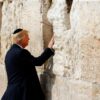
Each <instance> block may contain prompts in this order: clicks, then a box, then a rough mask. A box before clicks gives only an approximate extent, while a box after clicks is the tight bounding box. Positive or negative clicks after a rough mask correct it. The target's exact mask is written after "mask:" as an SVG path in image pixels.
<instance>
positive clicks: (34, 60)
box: [21, 48, 54, 66]
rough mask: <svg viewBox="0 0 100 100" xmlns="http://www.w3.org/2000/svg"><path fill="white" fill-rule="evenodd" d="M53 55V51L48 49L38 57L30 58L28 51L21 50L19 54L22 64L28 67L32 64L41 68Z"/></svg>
mask: <svg viewBox="0 0 100 100" xmlns="http://www.w3.org/2000/svg"><path fill="white" fill-rule="evenodd" d="M53 55H54V50H53V49H50V48H46V49H45V50H44V52H43V53H42V54H41V55H40V56H38V57H34V56H32V55H31V54H30V53H29V51H27V50H25V49H23V51H22V53H21V58H22V62H24V63H26V64H28V65H30V64H33V65H34V66H41V65H42V64H43V63H44V62H45V61H46V60H48V59H49V58H50V57H51V56H53Z"/></svg>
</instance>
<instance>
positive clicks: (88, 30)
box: [47, 0, 100, 100]
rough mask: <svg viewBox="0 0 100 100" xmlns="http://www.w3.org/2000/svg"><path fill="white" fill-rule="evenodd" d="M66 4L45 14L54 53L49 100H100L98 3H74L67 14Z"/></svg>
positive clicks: (54, 5)
mask: <svg viewBox="0 0 100 100" xmlns="http://www.w3.org/2000/svg"><path fill="white" fill-rule="evenodd" d="M65 1H66V0H62V1H61V0H53V2H52V5H51V8H50V10H49V11H48V19H49V21H50V22H51V24H52V25H53V31H54V36H55V45H54V48H55V50H56V52H55V56H54V64H53V69H52V73H53V76H52V75H51V76H50V75H48V78H47V80H48V81H47V82H48V84H47V91H48V94H47V95H48V96H50V98H48V100H100V68H99V66H100V55H99V54H100V39H99V38H100V33H99V32H100V31H99V29H100V10H99V9H100V7H99V5H100V1H98V0H73V4H72V8H71V11H70V13H66V12H67V6H68V5H66V2H65ZM69 16H70V20H69V19H68V17H69ZM69 22H70V24H69ZM69 25H70V28H69ZM48 87H49V88H48Z"/></svg>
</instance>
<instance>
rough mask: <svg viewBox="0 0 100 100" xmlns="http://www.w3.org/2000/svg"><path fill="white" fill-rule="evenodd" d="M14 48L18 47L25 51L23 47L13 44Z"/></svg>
mask: <svg viewBox="0 0 100 100" xmlns="http://www.w3.org/2000/svg"><path fill="white" fill-rule="evenodd" d="M12 47H16V48H20V49H24V48H23V47H21V46H20V45H18V44H13V45H12Z"/></svg>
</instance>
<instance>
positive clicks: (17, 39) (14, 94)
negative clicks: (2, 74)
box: [1, 29, 54, 100]
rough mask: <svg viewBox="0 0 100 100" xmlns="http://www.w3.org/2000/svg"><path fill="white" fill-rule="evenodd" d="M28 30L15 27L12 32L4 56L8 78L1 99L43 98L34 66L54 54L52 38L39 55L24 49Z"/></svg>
mask: <svg viewBox="0 0 100 100" xmlns="http://www.w3.org/2000/svg"><path fill="white" fill-rule="evenodd" d="M28 41H29V36H28V31H27V30H23V29H17V30H15V31H14V33H13V45H12V46H11V48H10V49H9V50H8V52H7V54H6V57H5V66H6V72H7V78H8V84H7V89H6V91H5V93H4V95H3V97H2V99H1V100H45V96H44V93H43V91H42V89H41V86H40V82H39V79H38V75H37V72H36V69H35V66H41V65H42V64H43V63H44V62H45V61H46V60H47V59H48V58H49V57H51V56H53V55H54V50H53V49H52V46H53V42H54V40H53V38H52V39H51V41H50V43H49V45H48V48H46V49H45V50H44V52H43V53H42V54H41V55H40V56H39V57H34V56H32V55H31V54H30V52H29V51H28V50H26V49H24V48H25V47H26V46H27V45H28Z"/></svg>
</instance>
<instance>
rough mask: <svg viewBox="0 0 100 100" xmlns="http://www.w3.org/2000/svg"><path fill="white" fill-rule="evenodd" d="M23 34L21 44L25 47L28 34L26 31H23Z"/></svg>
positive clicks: (27, 41)
mask: <svg viewBox="0 0 100 100" xmlns="http://www.w3.org/2000/svg"><path fill="white" fill-rule="evenodd" d="M23 34H24V37H23V39H22V45H23V47H24V48H25V47H26V46H27V45H28V43H29V36H28V34H27V33H23Z"/></svg>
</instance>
